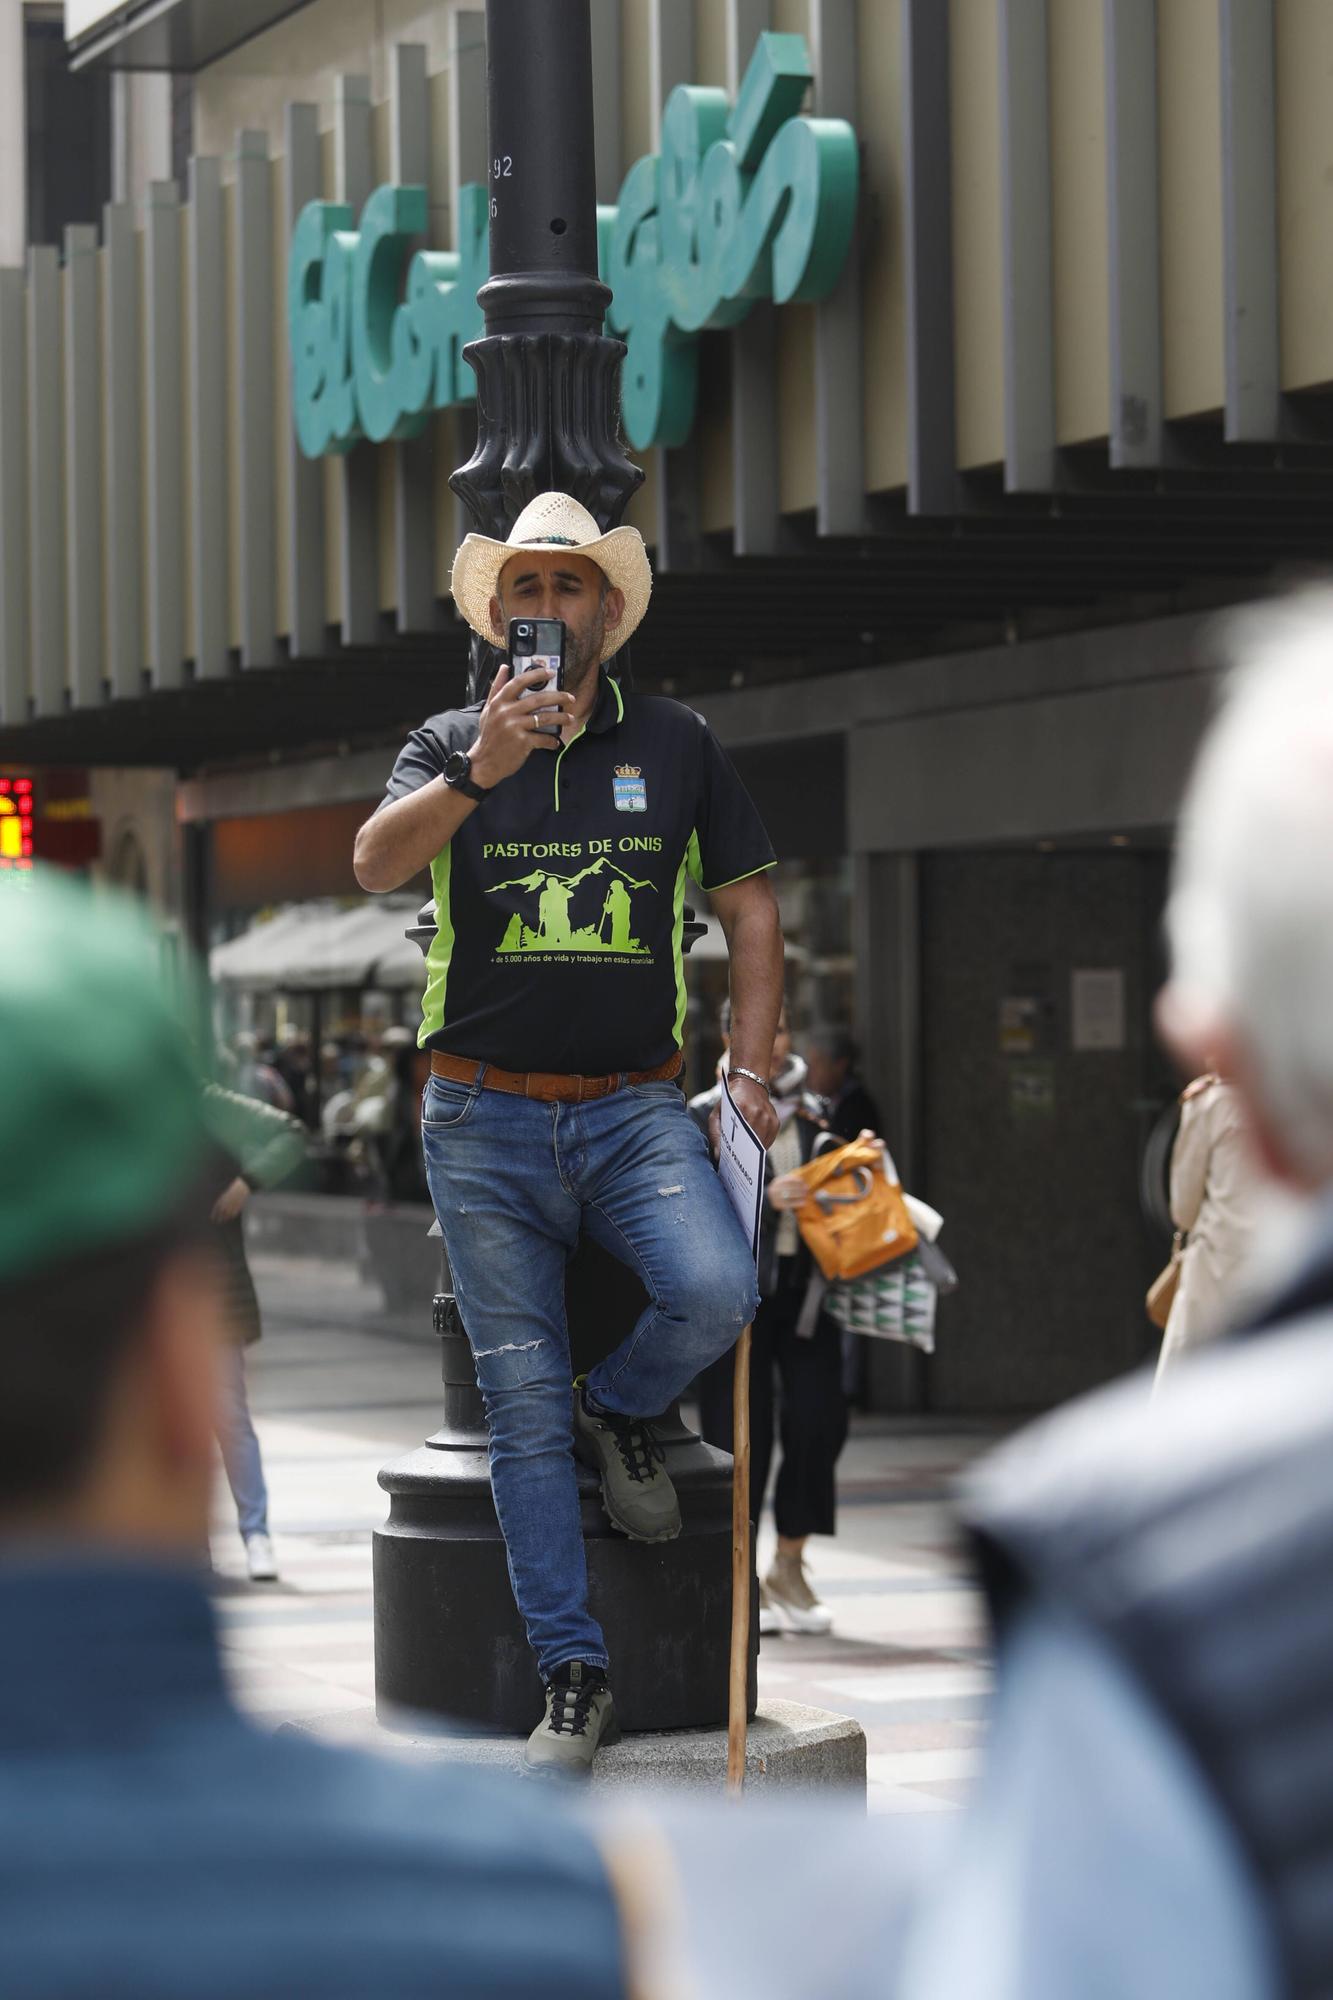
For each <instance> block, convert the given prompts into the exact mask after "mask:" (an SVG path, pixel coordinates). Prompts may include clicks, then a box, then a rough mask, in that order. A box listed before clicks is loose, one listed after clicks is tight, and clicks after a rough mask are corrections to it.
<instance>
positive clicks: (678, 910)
mask: <svg viewBox="0 0 1333 2000" xmlns="http://www.w3.org/2000/svg"><path fill="white" fill-rule="evenodd" d="M691 858H693V860H694V862H695V863H696V864H697V862H698V859H699V841H698V836H697V834H693V833H692V834H691V835H690V840H689V845H688V847H687V848H686V849H685V852H684V854H683V855H682V856H681V862H680V867H679V868H678V869H677V870H676V892H675V902H674V905H673V909H672V919H673V920H672V926H671V956H672V961H673V964H674V966H675V973H676V1021H675V1026H674V1028H673V1029H672V1033H673V1034H674V1035H675V1037H676V1047H677V1048H678V1049H682V1048H684V1046H685V1012H686V1008H687V1007H688V1005H689V995H688V993H687V992H686V991H685V952H684V948H683V947H684V943H685V877H686V875H687V874H689V873H690V872H691V868H690V862H691Z"/></svg>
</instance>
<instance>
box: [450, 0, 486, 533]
mask: <svg viewBox="0 0 1333 2000" xmlns="http://www.w3.org/2000/svg"><path fill="white" fill-rule="evenodd" d="M470 181H479V182H480V183H481V185H482V186H483V187H485V186H487V179H486V16H485V14H484V13H483V12H482V10H481V9H480V8H479V7H460V8H458V10H457V12H456V13H455V14H454V18H453V29H452V40H451V43H450V60H449V201H450V214H451V216H452V231H451V242H452V244H453V247H454V249H455V250H457V249H458V248H459V229H458V190H459V189H460V188H461V187H466V186H467V185H468V183H469V182H470ZM453 420H454V451H455V453H456V454H457V457H458V462H459V464H460V465H463V464H465V463H466V461H467V460H468V459H469V458H470V457H471V456H472V453H473V451H474V450H475V448H476V443H477V415H476V404H475V403H465V404H460V406H459V407H458V408H457V409H456V410H455V411H454V412H453ZM451 518H452V522H453V540H454V545H455V547H457V545H458V543H459V542H461V541H462V539H463V537H464V536H465V535H466V534H467V533H468V532H469V530H470V529H471V527H472V516H471V514H469V512H468V510H467V507H466V505H465V503H464V502H463V501H462V500H460V499H459V498H458V497H457V495H455V496H454V498H453V507H452V513H451Z"/></svg>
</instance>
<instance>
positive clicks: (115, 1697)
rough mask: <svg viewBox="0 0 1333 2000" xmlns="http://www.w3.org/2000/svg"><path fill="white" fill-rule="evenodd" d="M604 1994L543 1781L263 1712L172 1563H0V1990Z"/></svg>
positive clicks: (366, 1996)
mask: <svg viewBox="0 0 1333 2000" xmlns="http://www.w3.org/2000/svg"><path fill="white" fill-rule="evenodd" d="M623 1992H624V1980H623V1973H622V1944H621V1936H620V1927H619V1922H618V1918H617V1914H616V1910H615V1906H614V1903H613V1899H612V1894H611V1890H610V1887H609V1884H608V1882H607V1878H606V1873H605V1870H604V1868H603V1865H602V1862H601V1859H600V1856H599V1854H598V1852H597V1850H596V1848H595V1846H594V1844H593V1842H592V1840H591V1839H590V1838H589V1836H588V1835H587V1833H586V1832H584V1831H582V1830H581V1829H580V1828H579V1826H578V1824H577V1822H576V1821H575V1820H574V1819H573V1818H572V1816H569V1815H567V1814H566V1813H565V1812H563V1811H562V1810H561V1808H560V1806H559V1804H558V1803H557V1801H555V1800H554V1799H550V1798H548V1797H547V1796H545V1795H543V1794H542V1793H540V1792H537V1791H534V1790H529V1789H527V1788H525V1787H523V1786H522V1785H520V1784H518V1783H517V1782H516V1781H509V1782H508V1783H506V1782H505V1781H503V1780H499V1779H496V1778H494V1777H489V1776H487V1775H486V1774H484V1773H477V1772H471V1771H467V1770H464V1769H462V1768H448V1769H443V1768H438V1767H437V1768H436V1769H435V1770H433V1771H430V1772H425V1771H412V1770H408V1769H404V1768H402V1767H399V1766H397V1765H394V1764H391V1763H387V1762H386V1763H383V1764H381V1763H379V1762H378V1761H376V1760H375V1759H373V1758H369V1757H360V1756H355V1755H352V1754H348V1753H344V1752H341V1751H335V1750H331V1749H327V1748H325V1747H324V1746H322V1745H319V1744H316V1743H313V1742H310V1741H307V1740H305V1739H303V1738H299V1737H286V1736H277V1737H273V1736H267V1735H265V1734H263V1733H262V1732H261V1731H259V1730H257V1729H256V1728H254V1727H253V1726H252V1725H251V1724H250V1723H248V1722H247V1721H246V1720H245V1719H244V1718H243V1717H242V1716H241V1715H240V1714H239V1713H238V1711H237V1710H236V1709H235V1708H234V1707H233V1705H232V1703H231V1701H230V1700H229V1698H228V1696H227V1694H226V1691H225V1689H224V1687H223V1682H222V1675H221V1670H220V1666H219V1659H218V1648H217V1638H216V1633H215V1630H214V1624H213V1616H212V1611H211V1608H210V1606H209V1604H208V1600H207V1598H206V1597H205V1596H204V1595H203V1593H202V1592H201V1591H200V1589H199V1588H198V1586H197V1584H196V1583H195V1582H194V1580H193V1579H192V1578H191V1577H189V1576H187V1575H183V1574H181V1573H178V1572H174V1571H171V1570H168V1569H165V1568H154V1567H151V1566H149V1565H147V1564H144V1565H139V1564H132V1563H130V1562H124V1563H116V1562H115V1561H114V1560H112V1559H109V1558H102V1559H96V1558H89V1559H83V1558H80V1559H78V1560H75V1559H73V1558H71V1559H69V1560H68V1561H63V1562H59V1561H43V1562H41V1563H40V1564H39V1563H37V1562H35V1561H34V1562H32V1563H30V1564H29V1563H19V1562H16V1561H14V1560H13V1559H12V1558H11V1559H10V1560H9V1561H8V1562H0V1994H3V1995H4V1996H5V2000H34V1996H38V1995H41V1996H44V1997H45V1996H52V2000H54V1996H56V1995H59V1996H61V2000H78V1996H82V1995H85V1994H86V1995H90V1996H91V1995H93V1994H96V1995H98V1996H99V1997H100V2000H121V1996H123V2000H130V1996H133V2000H159V1996H167V1995H170V1996H172V2000H195V1996H205V1995H207V1996H209V2000H251V1996H255V1995H260V1994H263V1995H293V1994H310V1995H312V1996H313V1995H319V1996H321V2000H325V1996H336V1995H353V1994H354V1995H356V1996H358V2000H371V1996H374V2000H397V1997H398V1996H400V1995H408V1994H413V1995H415V1994H422V1995H425V1994H430V1995H441V1994H457V1995H467V1996H468V2000H472V1996H487V2000H489V1996H492V1995H495V1996H499V1995H505V1996H513V2000H520V1996H522V2000H532V1996H540V2000H560V1996H569V2000H574V1996H578V2000H603V1996H605V2000H613V1996H619V1995H621V1994H623Z"/></svg>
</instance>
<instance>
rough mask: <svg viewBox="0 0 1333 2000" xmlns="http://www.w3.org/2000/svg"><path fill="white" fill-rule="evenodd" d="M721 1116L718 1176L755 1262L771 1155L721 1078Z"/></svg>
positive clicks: (725, 1080)
mask: <svg viewBox="0 0 1333 2000" xmlns="http://www.w3.org/2000/svg"><path fill="white" fill-rule="evenodd" d="M721 1111H722V1117H721V1120H720V1123H721V1127H722V1130H721V1134H720V1143H719V1147H718V1155H717V1175H718V1179H719V1180H720V1181H721V1183H722V1185H723V1187H724V1188H725V1189H726V1191H727V1197H728V1199H729V1200H730V1202H731V1205H732V1207H733V1208H734V1209H735V1211H736V1219H737V1221H738V1222H739V1223H740V1225H741V1228H742V1229H743V1230H744V1231H745V1240H746V1242H747V1243H748V1244H749V1246H750V1251H751V1254H752V1255H753V1257H754V1260H755V1263H756V1264H758V1262H759V1218H760V1217H761V1215H762V1214H763V1212H764V1169H765V1167H766V1166H767V1164H768V1156H767V1154H766V1153H765V1152H764V1148H763V1144H762V1142H761V1141H760V1139H759V1135H758V1134H757V1133H756V1132H755V1131H754V1129H753V1128H752V1127H751V1126H750V1125H747V1123H746V1122H745V1114H744V1113H743V1112H741V1111H738V1110H737V1108H736V1105H735V1103H734V1101H733V1099H732V1095H731V1091H730V1090H729V1089H728V1087H727V1079H726V1076H725V1074H724V1076H723V1078H722V1105H721Z"/></svg>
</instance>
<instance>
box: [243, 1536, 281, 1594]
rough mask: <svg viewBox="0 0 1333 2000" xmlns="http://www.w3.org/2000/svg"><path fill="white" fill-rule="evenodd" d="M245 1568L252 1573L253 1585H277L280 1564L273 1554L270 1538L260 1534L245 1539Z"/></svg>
mask: <svg viewBox="0 0 1333 2000" xmlns="http://www.w3.org/2000/svg"><path fill="white" fill-rule="evenodd" d="M245 1566H246V1568H247V1569H248V1570H249V1572H250V1581H251V1583H276V1582H277V1580H278V1563H277V1558H276V1557H275V1555H274V1553H273V1544H272V1542H271V1541H270V1540H269V1538H268V1536H267V1535H265V1534H263V1533H260V1534H256V1535H247V1536H246V1538H245Z"/></svg>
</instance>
